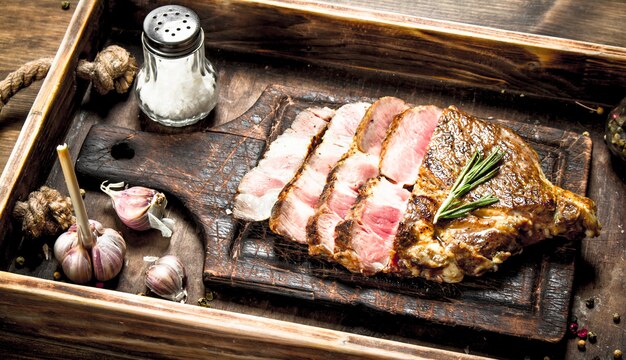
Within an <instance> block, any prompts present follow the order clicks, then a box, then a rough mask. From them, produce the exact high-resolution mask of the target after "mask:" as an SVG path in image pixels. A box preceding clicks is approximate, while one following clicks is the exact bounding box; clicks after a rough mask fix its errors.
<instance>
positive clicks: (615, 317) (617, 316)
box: [613, 313, 621, 324]
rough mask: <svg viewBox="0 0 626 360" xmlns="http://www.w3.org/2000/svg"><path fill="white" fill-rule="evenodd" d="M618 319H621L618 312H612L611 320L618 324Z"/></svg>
mask: <svg viewBox="0 0 626 360" xmlns="http://www.w3.org/2000/svg"><path fill="white" fill-rule="evenodd" d="M620 320H621V318H620V316H619V314H618V313H614V314H613V322H614V323H616V324H619V322H620Z"/></svg>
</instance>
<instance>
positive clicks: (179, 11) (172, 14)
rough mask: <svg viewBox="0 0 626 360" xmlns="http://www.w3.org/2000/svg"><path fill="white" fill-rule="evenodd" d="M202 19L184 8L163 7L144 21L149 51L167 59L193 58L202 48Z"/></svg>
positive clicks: (143, 37) (144, 34)
mask: <svg viewBox="0 0 626 360" xmlns="http://www.w3.org/2000/svg"><path fill="white" fill-rule="evenodd" d="M201 35H202V28H201V27H200V18H198V15H197V14H196V13H195V12H193V11H192V10H190V9H188V8H186V7H184V6H180V5H167V6H161V7H159V8H156V9H154V10H152V11H151V12H150V13H149V14H148V15H147V16H146V18H145V19H144V21H143V36H142V39H143V41H144V44H145V45H146V47H147V48H148V49H149V50H150V51H152V52H153V53H155V54H157V55H161V56H164V57H181V56H185V55H188V54H190V53H191V52H193V51H194V50H195V49H197V48H198V46H200V45H201V44H202V41H203V39H202V38H203V36H201Z"/></svg>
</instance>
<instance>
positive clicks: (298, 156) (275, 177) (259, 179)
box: [233, 108, 335, 221]
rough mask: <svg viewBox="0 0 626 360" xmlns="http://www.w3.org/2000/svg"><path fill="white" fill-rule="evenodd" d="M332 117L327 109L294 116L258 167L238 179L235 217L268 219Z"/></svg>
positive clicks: (313, 109)
mask: <svg viewBox="0 0 626 360" xmlns="http://www.w3.org/2000/svg"><path fill="white" fill-rule="evenodd" d="M334 114H335V111H333V110H331V109H329V108H311V109H305V110H303V111H302V112H300V113H299V114H298V115H297V116H296V118H295V119H294V121H293V123H292V124H291V127H290V128H289V129H287V130H285V132H283V133H282V134H281V135H280V136H279V137H278V138H276V140H274V141H273V142H272V144H271V145H270V146H269V149H268V150H267V151H266V152H265V154H264V156H263V159H261V161H259V164H258V165H257V166H256V167H255V168H254V169H252V170H250V172H248V173H247V174H246V175H245V176H244V177H243V179H241V182H240V183H239V187H238V189H237V196H236V197H235V206H234V209H233V214H234V216H235V217H236V218H238V219H244V220H248V221H261V220H266V219H268V218H269V217H270V214H271V213H272V207H273V206H274V203H276V199H278V194H279V193H280V191H281V190H282V189H283V187H285V184H287V183H288V182H289V181H290V180H291V179H292V178H293V176H294V174H295V173H296V172H297V171H298V169H300V167H301V166H302V163H303V162H304V160H305V158H306V156H307V155H308V154H309V152H310V150H311V148H312V147H314V146H315V145H316V144H317V140H318V138H319V137H321V135H322V134H324V131H325V130H326V127H327V125H328V121H330V119H331V118H332V117H333V115H334Z"/></svg>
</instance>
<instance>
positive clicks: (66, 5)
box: [61, 1, 70, 10]
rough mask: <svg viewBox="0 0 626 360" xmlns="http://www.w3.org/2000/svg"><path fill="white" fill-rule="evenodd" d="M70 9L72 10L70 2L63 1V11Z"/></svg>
mask: <svg viewBox="0 0 626 360" xmlns="http://www.w3.org/2000/svg"><path fill="white" fill-rule="evenodd" d="M69 8H70V2H69V1H61V9H63V10H67V9H69Z"/></svg>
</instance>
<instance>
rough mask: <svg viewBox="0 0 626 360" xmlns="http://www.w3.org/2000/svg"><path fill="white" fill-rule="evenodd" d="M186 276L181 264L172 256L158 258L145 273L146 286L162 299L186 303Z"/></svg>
mask: <svg viewBox="0 0 626 360" xmlns="http://www.w3.org/2000/svg"><path fill="white" fill-rule="evenodd" d="M185 282H186V275H185V268H184V266H183V264H182V262H181V261H180V260H179V259H178V258H177V257H176V256H173V255H167V256H164V257H161V258H159V259H158V260H157V261H156V262H155V263H154V265H152V266H150V267H149V268H148V270H147V271H146V279H145V283H146V286H147V287H148V288H149V289H150V290H151V291H152V292H154V293H155V294H157V295H159V296H160V297H162V298H165V299H168V300H172V301H176V302H183V303H184V302H185V301H187V290H186V289H185Z"/></svg>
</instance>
